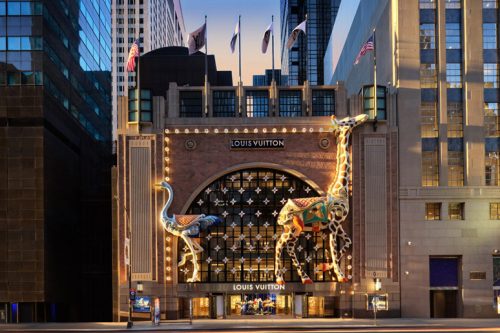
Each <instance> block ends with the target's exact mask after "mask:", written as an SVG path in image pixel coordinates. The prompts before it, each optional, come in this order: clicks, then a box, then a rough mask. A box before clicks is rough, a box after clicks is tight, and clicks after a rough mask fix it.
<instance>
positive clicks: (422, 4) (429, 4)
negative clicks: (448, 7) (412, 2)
mask: <svg viewBox="0 0 500 333" xmlns="http://www.w3.org/2000/svg"><path fill="white" fill-rule="evenodd" d="M418 4H419V8H420V9H436V0H419V1H418Z"/></svg>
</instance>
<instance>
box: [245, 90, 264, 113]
mask: <svg viewBox="0 0 500 333" xmlns="http://www.w3.org/2000/svg"><path fill="white" fill-rule="evenodd" d="M245 94H246V107H247V117H249V118H260V117H269V93H268V92H267V90H266V91H264V90H247V91H246V92H245Z"/></svg>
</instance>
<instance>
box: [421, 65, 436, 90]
mask: <svg viewBox="0 0 500 333" xmlns="http://www.w3.org/2000/svg"><path fill="white" fill-rule="evenodd" d="M420 88H422V89H424V88H437V68H436V64H420Z"/></svg>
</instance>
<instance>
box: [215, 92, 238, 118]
mask: <svg viewBox="0 0 500 333" xmlns="http://www.w3.org/2000/svg"><path fill="white" fill-rule="evenodd" d="M235 95H236V94H235V92H234V90H215V91H213V93H212V98H213V111H214V112H213V116H214V117H235V116H236V102H235Z"/></svg>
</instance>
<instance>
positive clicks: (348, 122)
mask: <svg viewBox="0 0 500 333" xmlns="http://www.w3.org/2000/svg"><path fill="white" fill-rule="evenodd" d="M367 119H368V115H366V114H360V115H357V116H354V117H352V118H349V117H346V118H344V119H341V120H337V117H335V116H332V127H333V130H334V133H335V134H339V133H340V132H344V133H346V132H352V129H353V128H354V127H356V126H358V125H360V124H362V123H364V122H365V121H366V120H367Z"/></svg>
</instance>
